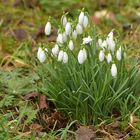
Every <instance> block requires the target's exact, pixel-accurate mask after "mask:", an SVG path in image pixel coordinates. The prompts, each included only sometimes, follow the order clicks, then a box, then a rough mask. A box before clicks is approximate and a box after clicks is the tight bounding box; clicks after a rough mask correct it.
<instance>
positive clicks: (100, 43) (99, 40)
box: [98, 38, 103, 47]
mask: <svg viewBox="0 0 140 140" xmlns="http://www.w3.org/2000/svg"><path fill="white" fill-rule="evenodd" d="M102 43H103V42H102V39H100V38H99V39H98V44H99V46H100V47H101V46H102Z"/></svg>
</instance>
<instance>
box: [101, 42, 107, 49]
mask: <svg viewBox="0 0 140 140" xmlns="http://www.w3.org/2000/svg"><path fill="white" fill-rule="evenodd" d="M100 47H101V48H106V47H107V42H106V40H104V41H103V42H102V44H101V46H100Z"/></svg>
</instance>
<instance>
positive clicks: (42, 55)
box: [37, 47, 46, 63]
mask: <svg viewBox="0 0 140 140" xmlns="http://www.w3.org/2000/svg"><path fill="white" fill-rule="evenodd" d="M37 58H38V59H39V61H40V62H41V63H43V62H44V61H45V60H46V54H45V52H44V51H43V50H42V48H40V47H39V49H38V52H37Z"/></svg>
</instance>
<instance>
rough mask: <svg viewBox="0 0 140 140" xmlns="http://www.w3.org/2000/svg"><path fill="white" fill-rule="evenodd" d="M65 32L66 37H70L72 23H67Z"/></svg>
mask: <svg viewBox="0 0 140 140" xmlns="http://www.w3.org/2000/svg"><path fill="white" fill-rule="evenodd" d="M65 32H66V35H70V33H71V24H70V22H67V24H66V27H65Z"/></svg>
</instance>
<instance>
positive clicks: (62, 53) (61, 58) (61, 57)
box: [58, 50, 64, 61]
mask: <svg viewBox="0 0 140 140" xmlns="http://www.w3.org/2000/svg"><path fill="white" fill-rule="evenodd" d="M63 56H64V52H63V51H62V50H61V51H60V52H59V54H58V61H62V60H63Z"/></svg>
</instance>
